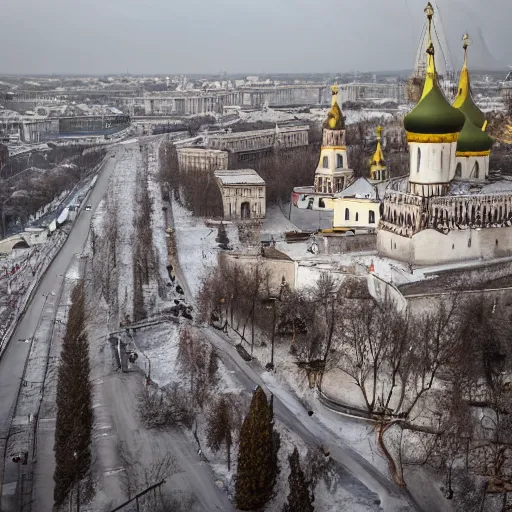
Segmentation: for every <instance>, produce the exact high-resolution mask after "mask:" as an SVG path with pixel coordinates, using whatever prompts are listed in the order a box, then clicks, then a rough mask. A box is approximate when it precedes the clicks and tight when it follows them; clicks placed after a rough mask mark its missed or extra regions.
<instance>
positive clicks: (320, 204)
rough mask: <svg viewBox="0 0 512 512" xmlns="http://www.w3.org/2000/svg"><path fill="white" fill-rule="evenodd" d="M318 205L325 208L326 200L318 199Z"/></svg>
mask: <svg viewBox="0 0 512 512" xmlns="http://www.w3.org/2000/svg"><path fill="white" fill-rule="evenodd" d="M318 207H319V208H325V201H324V200H323V199H322V198H320V199H319V200H318Z"/></svg>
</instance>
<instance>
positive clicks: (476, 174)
mask: <svg viewBox="0 0 512 512" xmlns="http://www.w3.org/2000/svg"><path fill="white" fill-rule="evenodd" d="M479 175H480V166H479V165H478V162H475V166H474V167H473V176H474V178H475V180H477V179H478V178H479Z"/></svg>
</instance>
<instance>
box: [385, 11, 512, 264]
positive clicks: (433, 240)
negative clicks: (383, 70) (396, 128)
mask: <svg viewBox="0 0 512 512" xmlns="http://www.w3.org/2000/svg"><path fill="white" fill-rule="evenodd" d="M425 12H426V14H427V19H428V31H429V34H431V31H432V30H433V28H432V17H433V9H432V6H431V5H430V4H429V5H428V6H427V8H426V9H425ZM429 37H430V35H429ZM468 44H469V39H468V37H467V36H464V39H463V48H464V54H465V57H464V66H463V68H462V71H461V75H460V82H459V88H458V93H457V97H456V99H455V101H454V103H453V105H450V104H449V102H448V101H447V100H446V97H445V96H444V94H443V92H442V91H441V89H440V87H439V83H438V77H437V73H436V67H435V55H434V53H435V50H434V46H433V45H432V44H429V45H428V48H427V54H428V55H427V58H428V66H427V72H426V80H425V85H424V88H423V94H422V96H421V99H420V100H419V102H418V104H417V105H416V107H415V108H414V109H413V110H412V111H411V112H410V113H409V114H408V115H406V116H405V118H404V127H405V130H406V133H407V140H408V143H409V158H410V169H409V176H408V178H405V179H403V180H402V181H397V182H396V183H395V184H394V186H393V187H389V188H388V189H387V191H386V194H385V197H384V202H383V204H382V206H381V208H382V211H381V220H380V223H379V229H378V233H377V248H378V251H379V254H381V255H383V256H387V257H390V258H393V259H397V260H401V261H405V262H409V263H411V264H414V265H436V264H444V263H451V262H459V261H468V260H481V259H495V258H500V257H505V256H512V183H511V182H507V181H503V182H495V183H490V182H489V181H488V179H487V178H488V175H489V155H490V150H491V147H492V144H493V140H492V139H491V138H490V137H489V135H488V134H487V133H486V127H487V122H486V121H485V118H484V115H483V113H482V112H481V111H480V110H479V109H478V107H477V106H476V105H475V103H474V102H473V99H472V97H471V89H470V80H469V72H468V67H467V48H468Z"/></svg>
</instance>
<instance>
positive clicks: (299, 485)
mask: <svg viewBox="0 0 512 512" xmlns="http://www.w3.org/2000/svg"><path fill="white" fill-rule="evenodd" d="M288 462H289V463H290V476H289V477H288V485H289V487H290V493H289V494H288V502H287V503H285V505H284V507H283V512H313V511H314V510H315V507H314V506H313V501H314V499H315V497H314V495H313V493H312V492H310V490H309V488H310V485H311V483H310V482H308V481H306V477H305V475H304V471H302V468H301V467H300V459H299V452H298V451H297V448H294V450H293V452H292V454H291V455H290V456H289V457H288Z"/></svg>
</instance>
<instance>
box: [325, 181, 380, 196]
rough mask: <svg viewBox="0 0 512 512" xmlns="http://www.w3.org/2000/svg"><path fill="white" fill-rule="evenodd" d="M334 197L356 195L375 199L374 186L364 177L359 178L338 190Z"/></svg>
mask: <svg viewBox="0 0 512 512" xmlns="http://www.w3.org/2000/svg"><path fill="white" fill-rule="evenodd" d="M334 197H357V198H367V199H376V197H377V193H376V191H375V187H374V186H373V185H372V184H371V183H369V182H368V180H367V179H366V178H359V179H358V180H356V181H355V182H354V183H352V185H350V186H349V187H347V188H346V189H345V190H342V191H341V192H338V193H337V194H335V195H334Z"/></svg>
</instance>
